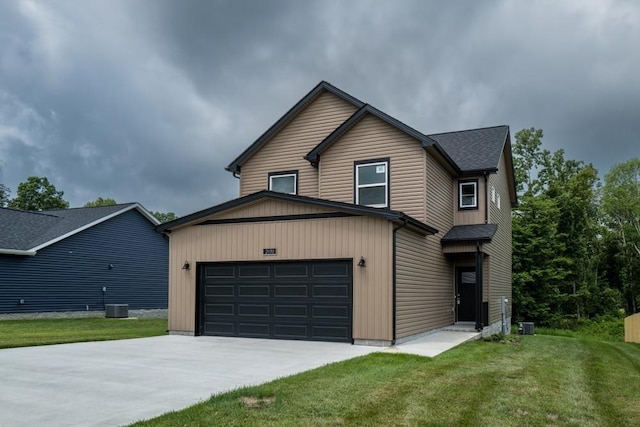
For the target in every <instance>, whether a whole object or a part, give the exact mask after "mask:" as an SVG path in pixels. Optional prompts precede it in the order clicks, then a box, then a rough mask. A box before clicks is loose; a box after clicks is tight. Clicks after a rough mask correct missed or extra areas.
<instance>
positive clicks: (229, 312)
mask: <svg viewBox="0 0 640 427" xmlns="http://www.w3.org/2000/svg"><path fill="white" fill-rule="evenodd" d="M234 308H235V305H234V304H206V305H205V313H206V314H210V315H214V316H233V314H234V313H235V310H234Z"/></svg>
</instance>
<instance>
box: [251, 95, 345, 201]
mask: <svg viewBox="0 0 640 427" xmlns="http://www.w3.org/2000/svg"><path fill="white" fill-rule="evenodd" d="M355 111H356V107H354V106H353V105H351V104H350V103H348V102H346V101H344V100H342V99H340V98H338V97H337V96H335V95H333V94H332V93H330V92H324V93H322V94H321V95H319V96H318V97H317V98H316V99H315V100H314V101H312V102H311V104H310V105H308V106H307V107H306V108H305V109H304V110H302V111H301V112H300V113H299V114H298V115H297V116H296V117H295V118H294V119H293V120H292V121H291V122H290V123H288V124H287V125H286V126H285V127H284V128H283V129H282V130H280V131H279V132H278V133H277V134H276V135H275V136H274V137H272V138H271V140H270V141H269V142H268V143H267V144H265V145H264V146H263V147H262V148H260V149H259V150H258V151H257V152H256V153H254V154H253V155H252V156H251V157H250V158H249V159H248V160H247V161H246V162H245V163H244V164H243V165H242V169H241V173H240V196H246V195H247V194H251V193H255V192H257V191H260V190H267V189H268V186H269V184H268V175H269V172H278V171H290V170H297V171H298V194H299V195H301V196H308V197H318V171H317V169H316V168H314V167H313V166H311V164H310V163H309V162H308V161H307V160H304V156H305V155H306V154H307V153H309V151H311V150H312V149H313V148H314V147H315V146H316V145H318V144H319V143H320V142H322V140H323V139H324V138H326V137H327V136H328V135H329V134H330V133H331V132H332V131H333V130H334V129H336V128H337V127H338V126H340V125H341V124H342V123H343V122H344V121H345V120H347V119H348V118H349V117H350V116H351V115H352V114H353V113H354V112H355Z"/></svg>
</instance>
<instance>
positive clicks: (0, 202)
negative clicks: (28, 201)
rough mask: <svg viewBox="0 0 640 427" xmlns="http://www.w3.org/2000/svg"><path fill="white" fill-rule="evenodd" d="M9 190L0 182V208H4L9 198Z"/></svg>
mask: <svg viewBox="0 0 640 427" xmlns="http://www.w3.org/2000/svg"><path fill="white" fill-rule="evenodd" d="M10 196H11V190H10V189H9V187H7V186H6V185H4V184H0V208H4V207H6V206H7V205H8V204H9V201H10V200H11V198H10Z"/></svg>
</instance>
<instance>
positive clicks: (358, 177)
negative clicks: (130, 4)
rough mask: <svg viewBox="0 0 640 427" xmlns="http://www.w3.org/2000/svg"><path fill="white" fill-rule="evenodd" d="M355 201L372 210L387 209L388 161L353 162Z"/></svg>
mask: <svg viewBox="0 0 640 427" xmlns="http://www.w3.org/2000/svg"><path fill="white" fill-rule="evenodd" d="M355 201H356V204H357V205H364V206H369V207H372V208H386V207H389V160H388V159H384V160H368V161H362V162H355Z"/></svg>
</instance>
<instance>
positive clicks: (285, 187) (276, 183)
mask: <svg viewBox="0 0 640 427" xmlns="http://www.w3.org/2000/svg"><path fill="white" fill-rule="evenodd" d="M271 191H277V192H278V193H287V194H295V192H296V181H295V176H293V175H288V176H272V177H271Z"/></svg>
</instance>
